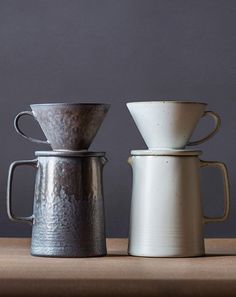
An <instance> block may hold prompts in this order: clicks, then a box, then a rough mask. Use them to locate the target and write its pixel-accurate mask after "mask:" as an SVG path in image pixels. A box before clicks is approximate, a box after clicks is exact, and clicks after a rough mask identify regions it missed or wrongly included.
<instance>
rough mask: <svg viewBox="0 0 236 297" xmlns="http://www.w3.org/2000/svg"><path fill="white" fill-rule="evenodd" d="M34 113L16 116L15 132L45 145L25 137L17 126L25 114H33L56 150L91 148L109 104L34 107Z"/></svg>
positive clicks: (35, 105)
mask: <svg viewBox="0 0 236 297" xmlns="http://www.w3.org/2000/svg"><path fill="white" fill-rule="evenodd" d="M31 109H32V111H33V114H32V113H31V112H22V113H20V114H19V115H17V116H16V120H15V129H16V131H17V132H18V133H19V134H20V135H21V136H23V137H24V138H27V139H28V140H30V141H33V142H45V141H40V140H37V139H34V138H31V137H28V136H26V135H25V134H24V133H23V132H22V131H21V130H20V128H19V126H18V120H19V118H20V116H22V115H33V116H34V117H35V118H36V119H37V121H38V123H39V125H40V127H41V128H42V130H43V132H44V134H45V136H46V138H47V141H46V143H49V144H50V145H51V147H52V149H53V150H59V151H60V150H74V151H78V150H82V149H88V148H89V146H90V144H91V142H92V141H93V138H94V137H95V135H96V133H97V131H98V129H99V127H100V126H101V124H102V122H103V120H104V118H105V116H106V113H107V112H108V109H109V105H108V104H83V103H81V104H80V103H78V104H76V103H75V104H69V103H54V104H32V105H31Z"/></svg>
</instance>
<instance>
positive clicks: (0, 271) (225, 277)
mask: <svg viewBox="0 0 236 297" xmlns="http://www.w3.org/2000/svg"><path fill="white" fill-rule="evenodd" d="M107 244H108V253H109V255H108V256H107V257H102V258H87V259H86V258H84V259H62V258H61V259H60V258H40V257H32V256H30V255H29V245H30V240H29V239H19V238H1V239H0V296H3V297H5V296H31V297H33V296H41V297H43V296H64V297H69V296H81V297H84V296H87V297H88V296H105V297H106V296H112V297H113V296H136V297H142V296H145V297H147V296H157V297H158V296H174V297H178V296H181V297H184V296H198V297H200V296H201V297H202V296H214V297H217V296H224V297H227V296H234V297H235V296H236V256H235V255H236V239H207V240H206V252H207V256H206V257H201V258H185V259H170V258H168V259H165V258H140V257H129V256H127V254H126V251H127V240H126V239H108V240H107Z"/></svg>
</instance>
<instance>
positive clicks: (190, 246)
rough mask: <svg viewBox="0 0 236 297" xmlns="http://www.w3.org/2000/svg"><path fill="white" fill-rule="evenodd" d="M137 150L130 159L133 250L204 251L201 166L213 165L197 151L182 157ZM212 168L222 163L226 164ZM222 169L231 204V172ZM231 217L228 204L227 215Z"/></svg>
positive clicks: (154, 253) (195, 253)
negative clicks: (229, 178)
mask: <svg viewBox="0 0 236 297" xmlns="http://www.w3.org/2000/svg"><path fill="white" fill-rule="evenodd" d="M138 152H140V151H136V153H134V155H133V156H132V157H131V158H130V159H129V163H130V164H131V165H132V169H133V191H132V203H131V216H130V237H129V254H130V255H134V256H148V257H193V256H202V255H204V252H205V251H204V240H203V223H204V222H205V220H207V218H205V217H204V215H203V210H202V201H201V193H200V177H199V170H200V167H203V166H210V165H209V162H203V161H200V160H199V158H198V155H199V152H191V153H186V152H185V153H184V155H181V156H180V155H178V154H177V155H175V154H176V153H170V152H166V153H162V154H161V153H159V154H157V153H156V154H155V153H154V154H152V153H151V152H148V154H143V155H142V154H140V153H139V155H137V154H138ZM206 164H207V165H206ZM216 164H217V165H216ZM219 164H220V165H219ZM214 166H218V167H219V166H223V167H224V165H223V164H222V163H214ZM221 169H222V167H221ZM224 170H225V167H224V169H223V171H224ZM223 173H224V182H225V192H226V198H225V199H226V200H227V202H229V201H228V199H229V188H228V176H227V173H226V172H225V171H224V172H223ZM227 216H228V205H227V209H226V210H225V214H224V219H226V217H227ZM217 219H218V220H222V218H217ZM210 220H211V219H210ZM212 220H216V219H212Z"/></svg>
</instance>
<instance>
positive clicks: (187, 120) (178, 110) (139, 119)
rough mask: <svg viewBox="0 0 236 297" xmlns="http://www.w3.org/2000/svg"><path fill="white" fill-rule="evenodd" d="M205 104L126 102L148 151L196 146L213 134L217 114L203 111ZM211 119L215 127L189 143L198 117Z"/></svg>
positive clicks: (216, 123)
mask: <svg viewBox="0 0 236 297" xmlns="http://www.w3.org/2000/svg"><path fill="white" fill-rule="evenodd" d="M206 106H207V104H206V103H200V102H184V101H146V102H130V103H127V107H128V109H129V111H130V113H131V115H132V117H133V119H134V122H135V124H136V126H137V128H138V129H139V131H140V133H141V135H142V137H143V139H144V141H145V143H146V144H147V146H148V149H150V150H159V149H170V150H172V149H174V150H176V149H178V150H179V149H185V147H186V145H191V146H193V145H198V144H200V143H203V142H205V141H207V140H208V139H209V138H211V137H212V136H214V135H215V134H216V133H217V132H218V130H219V128H220V124H221V120H220V117H219V116H218V115H217V114H216V113H214V112H212V111H205V109H206ZM205 116H210V117H212V118H213V119H214V122H215V127H214V129H213V131H211V132H210V133H209V134H208V135H207V136H206V137H204V138H202V139H200V140H197V141H193V142H190V138H191V136H192V134H193V132H194V130H195V128H196V126H197V124H198V122H199V120H200V119H201V118H202V117H205Z"/></svg>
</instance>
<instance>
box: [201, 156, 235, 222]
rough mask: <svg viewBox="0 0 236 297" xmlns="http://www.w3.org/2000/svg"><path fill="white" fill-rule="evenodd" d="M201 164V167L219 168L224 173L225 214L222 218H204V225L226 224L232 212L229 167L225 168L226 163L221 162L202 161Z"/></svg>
mask: <svg viewBox="0 0 236 297" xmlns="http://www.w3.org/2000/svg"><path fill="white" fill-rule="evenodd" d="M200 162H201V167H213V168H218V169H220V170H221V172H222V176H223V184H224V214H223V215H222V216H221V217H215V218H210V217H207V216H204V218H203V220H204V223H205V224H207V223H213V222H224V221H226V220H227V219H228V217H229V212H230V184H229V175H228V170H227V167H226V166H225V164H224V163H220V162H212V161H211V162H208V161H200Z"/></svg>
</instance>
